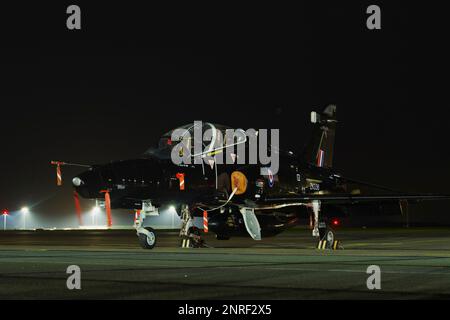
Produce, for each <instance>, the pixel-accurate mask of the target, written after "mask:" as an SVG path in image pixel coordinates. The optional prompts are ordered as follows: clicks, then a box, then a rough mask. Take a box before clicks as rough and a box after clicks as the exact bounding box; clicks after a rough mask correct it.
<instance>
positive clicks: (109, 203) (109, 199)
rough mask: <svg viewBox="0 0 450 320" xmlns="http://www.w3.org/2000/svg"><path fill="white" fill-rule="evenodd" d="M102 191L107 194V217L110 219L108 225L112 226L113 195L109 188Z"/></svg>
mask: <svg viewBox="0 0 450 320" xmlns="http://www.w3.org/2000/svg"><path fill="white" fill-rule="evenodd" d="M100 193H104V194H105V211H106V219H107V221H108V227H112V215H111V197H110V196H109V191H108V190H101V191H100Z"/></svg>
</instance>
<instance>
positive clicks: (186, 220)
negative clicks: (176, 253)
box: [180, 205, 205, 248]
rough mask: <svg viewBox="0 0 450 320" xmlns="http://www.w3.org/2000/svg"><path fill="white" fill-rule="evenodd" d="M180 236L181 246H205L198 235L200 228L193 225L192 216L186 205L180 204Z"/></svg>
mask: <svg viewBox="0 0 450 320" xmlns="http://www.w3.org/2000/svg"><path fill="white" fill-rule="evenodd" d="M180 238H181V247H182V248H201V247H205V242H204V240H203V239H202V237H201V235H200V230H199V229H198V228H197V227H195V226H194V217H193V216H192V214H191V211H190V210H189V206H188V205H182V206H181V229H180Z"/></svg>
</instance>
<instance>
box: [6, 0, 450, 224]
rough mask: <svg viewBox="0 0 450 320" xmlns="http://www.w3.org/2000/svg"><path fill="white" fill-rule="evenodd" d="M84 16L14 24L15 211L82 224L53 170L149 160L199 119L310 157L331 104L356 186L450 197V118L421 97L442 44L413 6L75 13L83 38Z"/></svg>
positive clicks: (343, 162)
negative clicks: (249, 131)
mask: <svg viewBox="0 0 450 320" xmlns="http://www.w3.org/2000/svg"><path fill="white" fill-rule="evenodd" d="M69 4H72V3H63V4H61V3H55V4H53V5H50V4H47V5H45V6H44V5H42V4H39V5H34V6H30V5H25V4H24V5H18V6H16V7H11V8H6V7H3V8H2V10H1V17H0V20H1V23H2V28H1V32H2V35H3V36H2V42H1V60H0V68H1V73H0V74H1V75H0V77H1V79H2V84H1V89H0V108H1V123H2V134H1V136H0V141H1V147H2V148H1V151H2V152H1V153H2V155H1V160H0V174H1V179H0V207H4V208H9V209H10V210H12V211H13V210H17V209H18V208H20V206H22V205H24V204H28V205H30V206H33V208H32V210H33V211H35V212H39V213H40V214H41V215H42V216H46V217H49V219H56V218H55V217H62V216H64V217H70V218H72V217H73V218H74V213H73V211H74V209H73V203H72V199H71V187H70V180H71V178H72V177H73V176H74V175H76V173H78V172H79V171H80V170H78V169H77V168H63V177H64V180H63V181H64V182H65V185H64V186H63V187H61V188H57V187H56V185H55V169H54V167H52V166H50V164H49V161H50V160H63V161H68V162H78V163H87V164H91V163H102V162H107V161H110V160H117V159H127V158H133V157H138V156H139V155H140V154H141V153H142V152H144V151H145V150H146V149H147V148H148V147H149V146H152V145H154V144H155V143H156V142H157V140H158V138H159V136H160V135H161V134H163V133H164V132H166V131H168V130H170V129H172V128H173V127H176V126H178V125H181V124H185V123H187V122H190V121H193V120H203V121H210V122H218V123H223V124H227V125H230V126H232V127H243V128H279V129H280V133H281V137H280V140H281V145H282V146H284V147H285V148H289V149H293V150H300V149H301V148H302V146H303V143H304V142H305V141H306V138H307V136H308V129H309V127H308V122H309V113H310V111H311V110H318V111H320V110H321V109H323V108H324V107H325V106H326V105H327V104H329V103H334V104H336V105H337V107H338V119H339V121H340V122H339V125H338V129H337V136H336V138H337V140H336V153H335V167H336V169H337V170H338V171H340V172H341V174H343V175H346V176H349V177H352V178H356V179H362V180H367V181H369V182H374V183H378V184H382V185H386V186H389V187H392V188H396V189H401V190H404V191H405V192H437V193H450V187H449V186H448V181H449V178H450V170H449V167H448V163H449V160H450V156H449V153H448V152H447V150H446V149H447V145H448V137H449V134H448V129H447V127H448V117H447V116H448V114H449V112H448V108H447V105H446V103H435V102H436V101H433V98H435V95H433V94H432V95H430V96H428V97H427V98H426V99H427V100H426V101H425V102H422V100H420V99H419V98H418V97H416V94H417V93H418V92H420V91H421V90H422V89H423V88H424V87H423V85H422V84H424V83H429V82H430V81H432V78H431V77H429V76H422V73H421V72H423V71H425V73H426V72H427V71H429V70H430V69H434V66H433V67H431V66H432V65H433V60H435V59H436V58H437V55H434V52H435V48H434V47H433V45H434V43H435V39H434V38H433V37H435V38H436V39H437V40H438V41H442V38H438V37H437V36H436V33H432V34H426V37H425V38H426V39H425V40H424V38H423V37H422V34H423V32H422V33H421V32H420V31H419V32H417V31H416V30H415V26H417V23H418V21H419V20H417V19H416V18H415V17H414V18H413V17H412V13H411V11H410V10H409V7H408V5H405V4H400V3H399V4H396V5H394V4H386V3H384V2H373V3H372V2H370V3H362V2H358V4H347V3H346V2H344V1H341V3H340V4H336V3H334V4H322V5H315V6H313V5H310V4H306V3H297V4H296V5H295V6H293V7H288V6H279V5H275V4H274V3H272V4H267V5H264V4H258V5H256V4H255V5H254V6H249V7H242V5H241V4H231V3H227V4H225V3H222V4H221V5H218V6H210V5H207V4H198V5H196V6H193V5H187V6H183V7H180V6H179V5H178V4H175V3H172V4H170V6H169V7H166V8H162V7H156V6H155V7H148V6H143V5H138V4H136V3H134V4H131V3H130V2H127V3H126V4H125V3H123V4H121V5H119V4H116V5H113V4H111V3H104V4H101V5H97V6H93V5H92V4H90V5H89V4H83V3H80V2H78V3H77V2H74V4H78V5H80V7H81V11H82V30H80V31H69V30H67V29H66V18H67V16H68V15H67V14H66V13H65V11H66V7H67V5H69ZM369 4H378V5H380V7H381V12H382V13H381V14H382V29H381V30H373V31H371V30H368V29H367V28H366V19H367V17H368V15H367V14H366V8H367V6H368V5H369ZM433 10H434V9H433ZM436 10H439V9H436ZM444 39H445V38H444ZM423 40H424V41H425V42H424V44H422V43H421V42H420V41H423ZM424 46H426V48H427V50H425V49H424ZM425 51H427V52H428V53H429V52H432V53H433V54H432V55H427V56H426V57H425V55H422V52H425ZM428 66H430V67H428ZM439 70H441V69H439ZM439 70H437V71H439ZM419 74H420V75H419ZM444 83H445V82H444ZM444 90H445V89H444ZM425 96H427V94H426V95H425ZM449 207H450V206H449V204H448V203H439V204H433V205H427V206H421V207H420V208H418V209H414V216H413V219H414V220H415V221H417V222H438V223H439V222H442V223H444V222H445V223H447V224H448V223H450V218H449V217H450V215H449V214H448V213H449V210H448V209H449Z"/></svg>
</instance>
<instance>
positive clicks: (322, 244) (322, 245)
mask: <svg viewBox="0 0 450 320" xmlns="http://www.w3.org/2000/svg"><path fill="white" fill-rule="evenodd" d="M341 248H342V246H341V242H340V241H339V240H334V241H333V243H330V242H328V241H327V240H319V243H318V244H317V249H319V250H326V249H330V250H339V249H341Z"/></svg>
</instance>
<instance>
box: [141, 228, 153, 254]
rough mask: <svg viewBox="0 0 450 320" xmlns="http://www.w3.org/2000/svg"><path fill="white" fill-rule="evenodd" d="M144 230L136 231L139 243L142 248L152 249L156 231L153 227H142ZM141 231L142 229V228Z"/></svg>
mask: <svg viewBox="0 0 450 320" xmlns="http://www.w3.org/2000/svg"><path fill="white" fill-rule="evenodd" d="M143 229H144V230H145V231H146V232H145V231H144V232H139V233H138V238H139V244H140V245H141V247H142V248H143V249H153V248H154V247H155V245H156V232H155V230H154V229H153V228H150V227H146V228H143ZM142 231H143V230H142Z"/></svg>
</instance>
